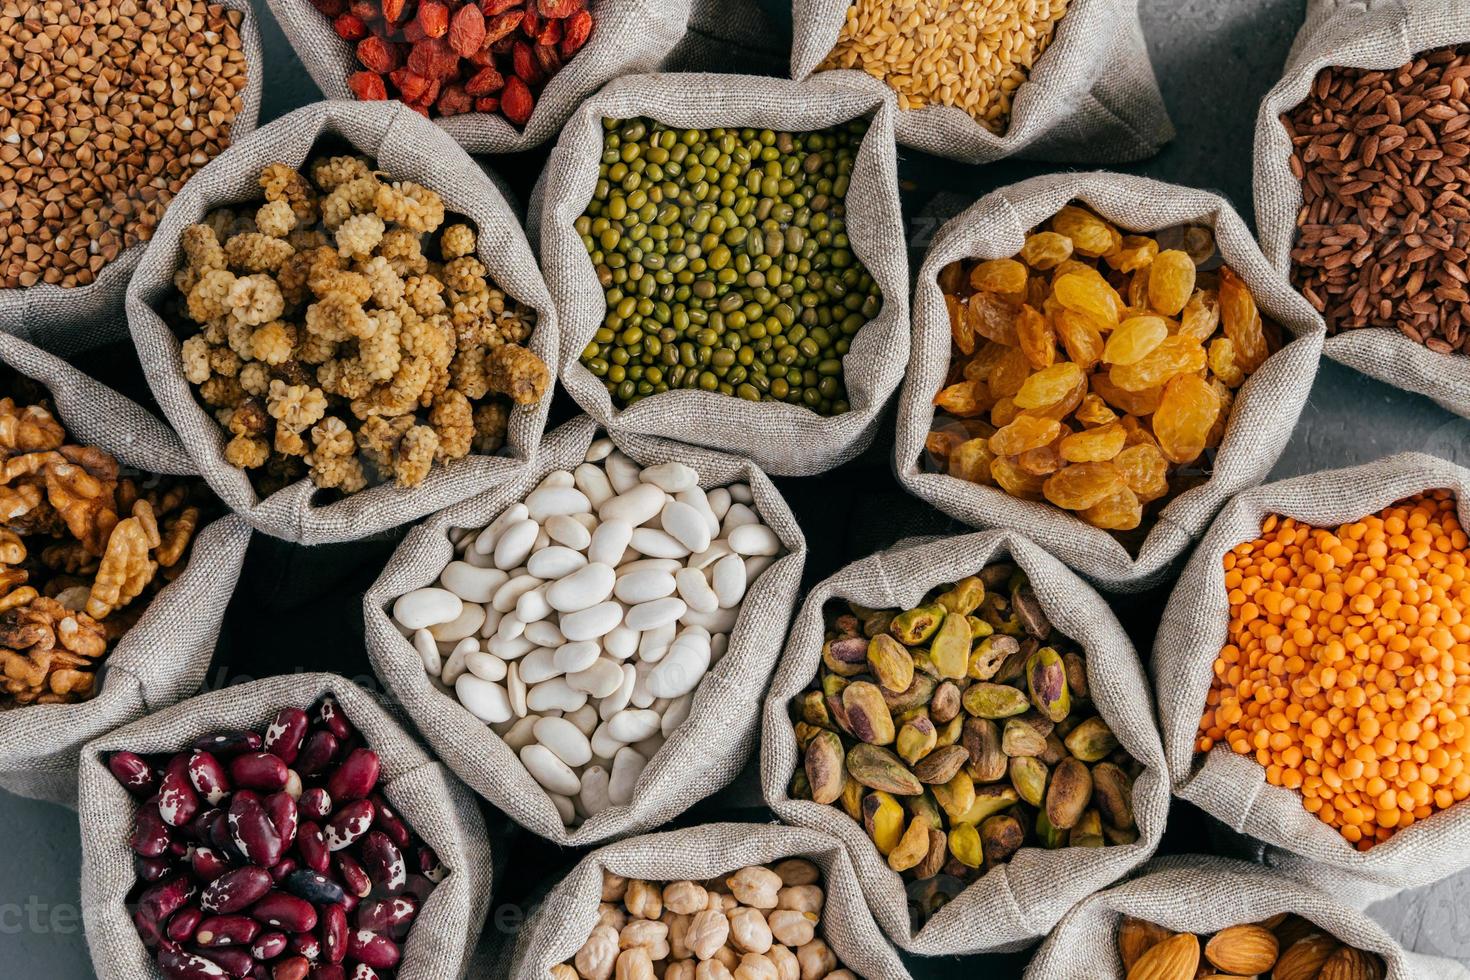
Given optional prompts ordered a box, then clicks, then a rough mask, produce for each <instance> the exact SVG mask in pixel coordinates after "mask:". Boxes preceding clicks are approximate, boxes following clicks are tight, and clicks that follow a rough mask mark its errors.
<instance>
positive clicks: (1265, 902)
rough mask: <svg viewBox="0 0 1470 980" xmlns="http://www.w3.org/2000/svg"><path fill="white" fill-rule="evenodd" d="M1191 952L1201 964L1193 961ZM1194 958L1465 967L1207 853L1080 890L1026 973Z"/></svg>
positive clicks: (1044, 979)
mask: <svg viewBox="0 0 1470 980" xmlns="http://www.w3.org/2000/svg"><path fill="white" fill-rule="evenodd" d="M1190 934H1194V935H1196V936H1198V937H1200V938H1198V939H1195V940H1194V942H1190V941H1189V940H1188V939H1187V938H1185V939H1181V940H1179V941H1178V943H1177V945H1178V946H1179V953H1180V955H1174V956H1165V955H1163V954H1164V952H1165V951H1162V950H1161V951H1160V953H1157V954H1155V955H1154V957H1153V958H1152V960H1151V962H1150V963H1143V962H1141V961H1142V958H1143V956H1144V955H1145V954H1147V953H1148V951H1149V950H1151V949H1155V948H1157V947H1158V945H1159V944H1160V943H1162V942H1164V941H1165V940H1167V939H1169V937H1170V936H1171V935H1177V936H1182V937H1188V936H1189V935H1190ZM1204 940H1208V941H1207V942H1206V941H1204ZM1168 952H1171V953H1172V952H1174V951H1173V950H1170V951H1168ZM1191 960H1192V961H1193V962H1194V964H1196V965H1190V966H1189V968H1188V970H1187V972H1186V971H1185V970H1184V966H1185V965H1186V964H1188V963H1189V962H1190V961H1191ZM1222 964H1224V965H1223V966H1222ZM1196 966H1197V967H1198V968H1199V969H1201V970H1203V971H1204V972H1207V973H1208V972H1210V971H1215V972H1217V973H1220V974H1224V973H1225V972H1226V969H1225V967H1226V966H1229V967H1230V972H1231V973H1232V974H1234V973H1238V974H1240V975H1243V976H1245V975H1250V974H1251V973H1259V974H1260V975H1262V976H1265V975H1267V974H1268V973H1271V970H1272V967H1273V966H1274V968H1275V972H1274V973H1271V975H1273V976H1277V977H1283V976H1286V977H1304V978H1312V977H1319V976H1320V977H1324V978H1325V977H1354V978H1360V980H1373V978H1377V980H1464V978H1465V977H1466V976H1467V974H1466V971H1465V968H1464V967H1462V966H1460V965H1459V964H1457V963H1455V962H1453V961H1452V960H1445V959H1438V958H1436V957H1431V956H1424V955H1421V954H1418V953H1410V952H1408V951H1407V950H1405V949H1404V948H1403V947H1402V946H1400V945H1399V944H1398V943H1397V942H1395V941H1394V939H1393V937H1391V936H1389V935H1388V933H1386V932H1384V931H1383V927H1382V926H1380V925H1379V924H1378V923H1376V922H1374V921H1373V920H1372V919H1370V918H1368V916H1367V915H1365V914H1364V913H1362V912H1360V911H1358V910H1357V909H1354V908H1351V907H1349V906H1347V905H1344V904H1343V903H1342V902H1340V901H1338V900H1337V899H1336V898H1334V897H1333V896H1332V895H1330V894H1327V893H1325V892H1322V891H1319V890H1317V889H1316V888H1313V887H1311V886H1310V885H1306V884H1302V883H1301V882H1296V881H1291V880H1289V879H1283V878H1282V877H1281V876H1280V875H1278V874H1274V873H1273V872H1272V871H1271V870H1270V869H1268V868H1262V867H1260V866H1259V865H1254V864H1247V863H1244V862H1240V861H1228V860H1225V859H1222V858H1217V857H1204V856H1199V855H1181V856H1179V857H1167V858H1160V859H1158V860H1156V861H1153V862H1150V863H1149V864H1148V865H1147V866H1146V867H1144V869H1143V870H1142V871H1141V872H1139V874H1138V875H1137V877H1135V878H1132V879H1130V880H1129V881H1126V882H1124V883H1122V884H1120V885H1117V886H1115V887H1113V888H1109V889H1107V890H1106V891H1101V892H1098V893H1097V894H1095V895H1092V896H1090V897H1088V898H1086V899H1084V900H1083V901H1081V902H1079V903H1078V905H1077V907H1076V908H1074V909H1072V911H1070V912H1068V913H1067V915H1066V917H1065V918H1064V919H1062V921H1061V922H1059V923H1058V924H1057V927H1056V928H1055V929H1053V930H1052V932H1051V935H1049V936H1048V937H1047V938H1046V942H1044V943H1043V944H1042V945H1041V948H1040V949H1038V950H1037V951H1036V955H1035V957H1033V958H1032V960H1031V964H1030V965H1029V966H1028V967H1027V968H1026V974H1025V976H1026V980H1123V978H1124V977H1126V976H1150V977H1158V978H1160V980H1176V978H1177V980H1192V978H1193V977H1195V976H1196V975H1198V974H1197V972H1196ZM1247 967H1255V968H1256V969H1255V970H1253V971H1248V970H1247V969H1246V968H1247ZM1135 971H1136V972H1135Z"/></svg>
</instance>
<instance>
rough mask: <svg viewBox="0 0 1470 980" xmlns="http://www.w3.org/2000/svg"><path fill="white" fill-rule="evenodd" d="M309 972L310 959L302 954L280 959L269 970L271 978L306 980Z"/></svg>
mask: <svg viewBox="0 0 1470 980" xmlns="http://www.w3.org/2000/svg"><path fill="white" fill-rule="evenodd" d="M310 972H311V961H310V960H308V959H307V958H306V957H304V956H293V957H291V958H290V959H288V960H282V961H281V962H279V963H277V964H276V968H275V969H274V970H272V971H271V980H306V976H307V974H308V973H310Z"/></svg>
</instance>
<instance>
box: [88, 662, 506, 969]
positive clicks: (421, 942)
mask: <svg viewBox="0 0 1470 980" xmlns="http://www.w3.org/2000/svg"><path fill="white" fill-rule="evenodd" d="M328 696H330V697H331V698H333V699H335V701H336V707H337V709H338V710H339V711H340V712H341V714H342V715H343V716H345V717H346V719H347V721H348V723H349V724H351V725H352V727H353V728H355V729H356V730H357V732H358V733H360V734H361V736H362V741H363V745H364V746H365V747H366V748H369V749H372V750H373V751H374V752H376V753H377V755H378V763H379V776H378V782H377V792H380V793H382V795H383V797H384V798H385V799H387V801H388V802H389V803H390V804H391V805H392V806H393V807H394V809H396V810H397V812H398V815H399V816H400V817H402V818H403V821H404V822H405V823H407V824H408V826H409V829H410V830H412V831H413V833H414V834H416V835H417V836H418V837H419V838H420V839H421V840H422V841H423V842H424V843H425V844H427V845H428V846H429V848H430V849H432V850H433V852H434V854H435V855H436V856H437V857H438V859H439V864H440V865H441V866H442V867H443V869H444V870H445V874H444V877H443V879H442V880H441V881H439V882H438V884H437V885H435V886H434V889H433V891H431V892H430V893H429V897H428V898H427V899H426V900H424V902H423V904H422V905H421V906H420V907H419V911H418V914H417V915H416V916H415V918H414V920H413V925H412V927H411V929H410V931H409V934H408V938H407V939H406V940H405V941H404V942H403V943H402V954H403V959H402V961H401V962H400V963H399V965H398V966H397V967H396V969H395V972H394V976H396V977H400V978H402V980H445V978H449V980H457V978H461V977H464V976H465V974H466V971H467V970H468V968H469V964H470V959H471V956H472V954H473V952H474V946H475V940H476V937H477V936H478V935H479V933H480V928H481V926H482V925H483V924H484V921H485V913H486V911H487V909H488V908H489V906H490V888H491V854H490V843H489V840H488V838H487V836H486V833H485V822H484V820H483V819H482V817H481V815H480V809H479V805H478V803H477V801H476V800H475V797H474V794H472V793H471V792H470V791H469V790H467V789H466V788H465V787H464V785H463V784H462V783H460V782H459V780H457V779H455V778H454V776H453V775H452V774H451V773H450V772H449V770H447V769H446V768H445V767H444V766H443V765H442V764H441V763H438V762H435V761H434V759H433V758H432V757H431V756H430V755H429V754H428V753H427V752H426V751H425V750H424V748H423V747H422V746H421V745H420V744H419V743H418V741H416V740H415V738H414V737H413V736H412V735H411V734H410V733H409V730H408V728H407V727H406V726H405V723H404V721H403V719H402V717H401V716H400V715H398V713H397V712H396V709H394V708H393V707H392V706H391V705H390V704H388V703H386V702H384V701H383V700H382V699H381V697H380V696H378V695H376V694H372V693H369V692H368V691H365V690H363V689H362V688H360V687H358V686H357V685H355V684H353V683H352V682H351V681H349V680H347V679H345V678H342V677H338V676H336V675H333V674H294V675H289V676H284V677H268V678H266V679H264V680H259V681H252V682H250V683H248V684H241V685H237V686H233V687H229V688H225V689H223V690H218V691H211V692H209V693H207V694H202V695H200V696H199V697H196V698H193V699H191V700H189V701H185V702H184V703H182V704H178V705H175V706H173V707H171V708H168V709H166V710H163V711H159V712H156V713H154V714H151V715H149V716H148V717H146V718H142V719H140V720H138V721H136V722H134V723H132V724H130V725H125V726H123V727H122V728H119V729H117V730H116V731H113V732H109V733H108V734H106V735H104V736H102V737H99V738H97V739H96V740H94V741H92V742H90V743H89V744H88V745H87V746H86V747H85V748H84V749H83V752H82V768H81V777H80V807H79V809H80V815H81V821H82V826H83V827H85V828H87V832H86V833H85V834H83V835H82V837H83V840H82V919H83V924H84V925H85V927H86V932H87V945H88V947H89V948H90V950H91V953H92V965H93V967H94V968H95V969H96V970H97V975H98V976H99V977H101V978H103V980H151V978H154V977H157V976H158V968H157V967H156V966H155V965H154V957H153V954H152V953H151V952H150V951H149V950H148V949H146V948H145V947H144V945H143V942H142V940H141V939H140V938H139V936H138V930H137V927H136V926H135V925H134V924H133V919H132V915H131V911H132V910H131V909H130V908H129V906H128V904H127V902H128V896H129V894H130V893H132V891H133V890H134V888H135V887H136V885H137V880H138V879H137V873H136V871H135V870H134V864H133V858H134V854H133V851H132V848H131V847H129V845H128V838H129V836H130V835H131V833H132V830H133V820H134V814H135V812H136V810H137V807H138V800H137V799H136V798H135V797H133V796H132V795H130V794H129V793H128V791H127V790H126V789H124V788H123V786H122V784H120V783H119V782H118V781H117V779H116V778H115V777H114V776H113V775H112V773H111V772H110V771H109V770H108V767H107V758H108V756H110V755H111V754H112V753H114V752H123V751H126V752H134V753H136V754H138V755H143V756H148V755H153V754H158V755H163V756H165V757H167V756H169V755H172V754H173V753H175V752H178V751H181V750H183V749H185V748H187V747H188V746H189V745H190V744H191V743H193V742H194V740H195V739H199V738H203V737H205V736H210V735H217V734H220V733H223V732H230V731H241V730H245V731H252V732H256V733H261V732H264V730H265V728H266V726H267V725H269V724H270V722H271V720H272V719H273V718H274V717H275V716H276V713H277V712H278V711H280V709H282V708H286V707H295V708H301V709H303V710H306V711H311V710H312V708H313V706H314V705H316V704H317V703H318V702H320V701H321V700H322V699H323V698H325V697H328Z"/></svg>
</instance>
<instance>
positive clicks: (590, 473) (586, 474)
mask: <svg viewBox="0 0 1470 980" xmlns="http://www.w3.org/2000/svg"><path fill="white" fill-rule="evenodd" d="M572 478H573V480H574V481H575V482H576V484H577V489H578V490H581V491H582V494H583V495H584V496H585V497H586V498H587V502H588V503H590V504H591V505H592V507H593V508H594V509H596V508H599V507H601V506H602V505H603V504H605V503H607V502H608V501H609V500H611V499H612V498H613V497H614V496H616V494H617V491H615V490H614V489H613V486H612V483H611V482H609V480H608V478H607V473H606V471H604V470H603V468H602V467H601V466H596V465H594V464H592V463H583V464H582V465H581V466H578V467H577V468H576V469H575V470H574V471H572Z"/></svg>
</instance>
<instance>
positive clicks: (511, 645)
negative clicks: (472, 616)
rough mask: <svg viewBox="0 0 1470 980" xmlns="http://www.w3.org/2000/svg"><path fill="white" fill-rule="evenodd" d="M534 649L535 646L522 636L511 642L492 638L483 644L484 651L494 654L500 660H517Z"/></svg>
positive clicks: (496, 637)
mask: <svg viewBox="0 0 1470 980" xmlns="http://www.w3.org/2000/svg"><path fill="white" fill-rule="evenodd" d="M534 649H536V644H534V643H532V642H531V641H530V640H528V639H526V638H525V637H524V636H518V637H516V638H515V639H513V640H507V639H503V638H501V637H499V636H492V637H491V638H490V639H489V640H488V641H487V642H486V643H485V650H486V651H487V652H489V653H493V654H495V656H497V657H499V658H500V659H501V660H518V659H520V658H521V657H524V656H525V655H526V654H528V653H530V652H531V651H532V650H534Z"/></svg>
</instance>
